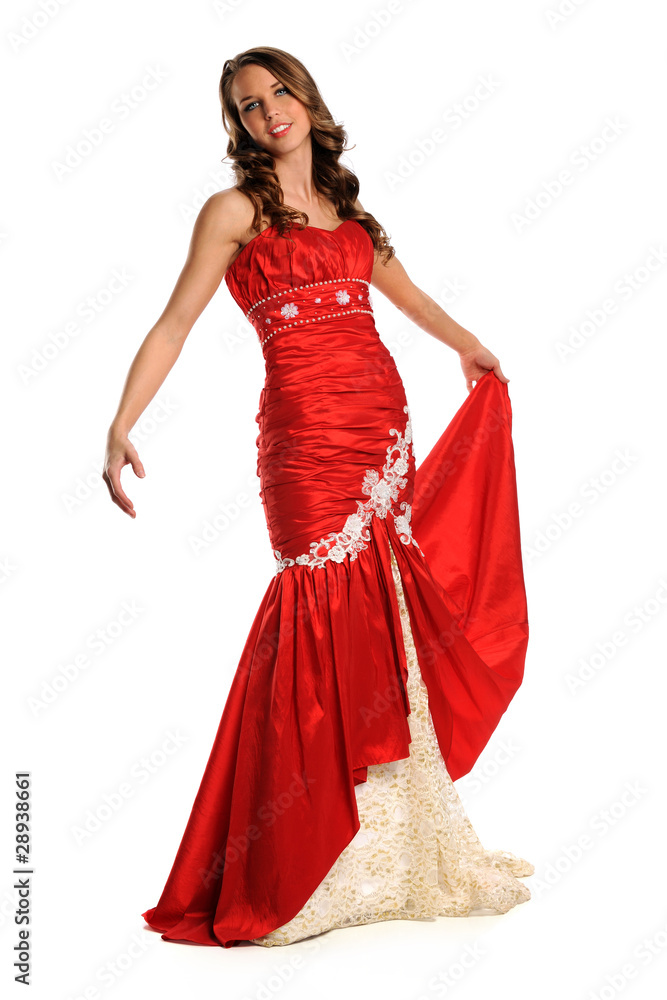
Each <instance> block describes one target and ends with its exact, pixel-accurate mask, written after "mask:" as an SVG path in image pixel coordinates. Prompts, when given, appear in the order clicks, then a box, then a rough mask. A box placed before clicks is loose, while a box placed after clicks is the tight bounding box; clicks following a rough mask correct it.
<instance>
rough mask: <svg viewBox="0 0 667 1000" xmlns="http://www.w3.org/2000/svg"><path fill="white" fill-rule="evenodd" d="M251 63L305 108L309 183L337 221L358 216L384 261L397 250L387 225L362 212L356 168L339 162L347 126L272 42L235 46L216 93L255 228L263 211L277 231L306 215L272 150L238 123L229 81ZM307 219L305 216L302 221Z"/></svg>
mask: <svg viewBox="0 0 667 1000" xmlns="http://www.w3.org/2000/svg"><path fill="white" fill-rule="evenodd" d="M249 63H253V64H256V65H258V66H263V67H264V68H265V69H266V70H268V71H269V72H270V73H273V75H274V76H275V78H276V79H277V80H279V81H280V83H282V84H283V86H284V87H286V88H287V89H288V90H289V91H290V92H291V93H292V94H293V95H294V96H295V97H297V98H298V99H299V100H300V101H301V102H302V103H303V104H304V105H305V106H306V108H307V110H308V114H309V116H310V122H311V131H310V138H311V144H312V153H313V184H314V186H315V188H316V189H317V191H319V192H320V193H321V194H322V195H324V197H325V198H328V199H329V201H331V202H332V203H333V205H334V206H335V208H336V214H337V215H338V218H339V219H340V220H341V222H344V221H345V220H346V219H356V220H357V222H359V223H360V224H361V225H362V226H363V227H364V229H366V231H367V232H368V234H369V236H370V237H371V239H372V241H373V246H374V247H375V249H376V250H378V251H380V255H381V257H382V258H384V259H385V260H386V261H387V262H388V261H389V260H391V258H392V257H393V256H394V253H395V250H394V248H393V246H392V245H391V244H390V243H389V239H388V237H387V234H386V232H385V230H384V229H383V228H382V226H381V225H380V223H379V222H378V221H377V219H376V218H375V217H374V216H373V215H371V214H370V213H369V212H360V211H359V210H358V209H357V208H355V205H354V202H355V201H356V199H357V197H358V195H359V180H358V178H357V176H356V174H355V173H354V171H352V170H349V169H348V168H347V167H345V166H343V165H342V164H341V163H339V162H338V161H339V159H340V156H341V153H343V152H345V151H346V150H347V149H353V148H354V147H353V146H351V147H348V146H346V142H347V138H348V136H347V132H346V131H345V129H344V128H343V126H342V125H337V124H336V122H335V121H334V120H333V117H332V115H331V112H330V111H329V109H328V107H327V106H326V104H325V103H324V100H323V98H322V95H321V94H320V92H319V90H318V88H317V84H316V83H315V81H314V80H313V78H312V76H311V75H310V73H309V72H308V70H307V69H306V67H305V66H304V65H303V63H302V62H300V61H299V60H298V59H297V58H296V57H295V56H293V55H290V53H289V52H285V51H283V49H276V48H273V46H270V45H260V46H257V48H254V49H246V50H245V52H239V54H238V55H236V56H234V58H233V59H227V60H226V62H225V64H224V66H223V69H222V76H221V77H220V88H219V97H220V104H221V107H222V124H223V126H224V128H225V131H226V132H227V133H228V135H229V142H228V144H227V156H225V157H223V161H224V160H226V159H231V160H232V161H233V162H232V171H233V173H234V176H235V180H236V184H235V186H236V187H237V188H238V190H239V191H242V192H243V193H244V194H245V195H246V196H247V197H248V198H249V199H250V200H251V202H252V203H253V205H254V206H255V214H254V216H253V220H252V228H253V229H255V230H257V231H258V232H259V229H260V225H261V221H262V216H263V215H264V216H266V217H267V218H268V219H269V222H270V224H271V225H275V226H276V227H277V229H278V232H279V233H280V235H283V234H284V233H285V232H286V231H288V230H289V229H290V228H291V227H292V225H297V226H298V227H299V228H303V227H305V226H307V225H308V215H307V214H306V213H305V212H299V211H297V210H296V209H291V208H288V207H287V206H286V205H285V203H284V199H283V191H282V188H281V186H280V182H279V180H278V176H277V174H276V172H275V164H274V159H273V156H272V155H271V153H269V152H268V151H267V150H266V149H263V148H262V147H261V146H259V145H258V144H257V143H256V142H255V141H254V139H253V138H252V136H251V135H250V134H249V133H248V132H247V130H246V129H245V128H244V127H243V125H242V124H241V119H240V116H239V113H238V109H237V107H236V104H235V103H234V101H233V100H232V96H231V87H232V83H233V81H234V77H235V76H236V74H237V73H238V71H239V70H240V69H241V67H243V66H247V65H248V64H249ZM304 220H305V221H304Z"/></svg>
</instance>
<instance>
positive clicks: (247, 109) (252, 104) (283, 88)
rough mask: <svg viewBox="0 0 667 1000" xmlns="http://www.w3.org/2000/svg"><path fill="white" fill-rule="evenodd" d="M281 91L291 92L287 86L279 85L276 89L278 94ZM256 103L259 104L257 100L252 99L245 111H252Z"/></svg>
mask: <svg viewBox="0 0 667 1000" xmlns="http://www.w3.org/2000/svg"><path fill="white" fill-rule="evenodd" d="M281 91H284V92H285V93H286V94H287V93H289V91H288V89H287V87H278V89H277V90H276V94H279V93H280V92H281ZM256 104H257V101H251V102H250V104H248V105H247V106H246V108H245V109H244V110H245V111H252V109H253V108H254V106H255V105H256Z"/></svg>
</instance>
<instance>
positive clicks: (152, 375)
mask: <svg viewBox="0 0 667 1000" xmlns="http://www.w3.org/2000/svg"><path fill="white" fill-rule="evenodd" d="M251 219H252V208H251V207H249V202H248V200H247V199H246V198H245V197H244V196H243V195H241V194H240V193H239V192H238V191H237V190H236V189H235V188H230V189H228V190H226V191H219V192H218V193H217V194H214V195H212V196H211V197H210V198H209V199H208V200H207V201H206V202H205V204H204V205H203V206H202V208H201V210H200V212H199V214H198V216H197V219H196V221H195V224H194V228H193V230H192V238H191V240H190V248H189V250H188V255H187V258H186V261H185V264H184V266H183V270H182V271H181V273H180V275H179V277H178V280H177V282H176V284H175V286H174V290H173V292H172V293H171V296H170V298H169V301H168V302H167V305H166V306H165V309H164V312H163V313H162V315H161V316H160V317H159V319H158V320H157V322H156V323H155V325H154V326H153V327H152V328H151V329H150V330H149V332H148V333H147V334H146V337H145V339H144V341H143V343H142V344H141V347H140V348H139V350H138V351H137V354H136V356H135V358H134V360H133V361H132V364H131V365H130V369H129V371H128V373H127V378H126V379H125V385H124V386H123V391H122V394H121V398H120V402H119V404H118V409H117V411H116V415H115V417H114V418H113V420H112V422H111V426H110V427H109V432H108V434H107V442H106V453H105V458H104V471H103V473H102V478H103V479H104V481H105V483H106V484H107V487H108V489H109V493H110V496H111V499H112V500H113V502H114V503H115V504H116V505H117V506H118V507H120V509H121V510H122V511H124V512H125V513H126V514H129V515H130V517H136V512H135V510H134V504H133V503H132V501H131V500H130V499H129V497H128V496H127V495H126V493H125V491H124V490H123V488H122V486H121V484H120V472H121V469H122V468H123V467H124V466H125V465H131V466H132V469H133V471H134V473H135V475H137V476H139V477H143V476H144V475H145V470H144V467H143V465H142V463H141V460H140V459H139V455H138V454H137V450H136V448H135V447H134V445H133V444H132V442H131V441H130V440H129V438H128V434H129V433H130V431H131V430H132V428H133V427H134V425H135V423H136V422H137V420H138V419H139V417H140V416H141V414H142V413H143V412H144V410H145V409H146V407H147V406H148V404H149V403H150V401H151V400H152V399H153V397H154V396H155V394H156V392H157V391H158V389H159V388H160V386H161V385H162V383H163V382H164V380H165V378H166V377H167V375H168V374H169V372H170V371H171V369H172V367H173V365H174V363H175V361H176V359H177V358H178V356H179V354H180V353H181V350H182V348H183V344H184V343H185V341H186V338H187V336H188V334H189V333H190V330H191V329H192V327H193V326H194V324H195V322H196V321H197V319H198V318H199V316H200V315H201V313H202V312H203V310H204V309H205V307H206V306H207V305H208V303H209V302H210V300H211V298H212V297H213V294H214V292H215V291H216V289H217V288H218V286H219V284H220V282H221V281H222V279H223V277H224V274H225V271H226V270H227V268H228V266H229V262H230V260H231V259H232V257H233V256H234V254H235V253H236V251H237V250H238V248H239V245H240V239H239V237H240V236H241V235H242V234H243V233H244V232H245V231H247V229H248V226H249V220H251Z"/></svg>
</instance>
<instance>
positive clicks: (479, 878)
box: [252, 551, 535, 947]
mask: <svg viewBox="0 0 667 1000" xmlns="http://www.w3.org/2000/svg"><path fill="white" fill-rule="evenodd" d="M391 564H392V572H393V577H394V584H395V586H396V595H397V598H398V604H399V608H400V613H401V622H402V626H403V640H404V643H405V652H406V657H407V664H408V684H407V691H408V698H409V701H410V709H411V714H410V715H409V716H408V723H409V726H410V733H411V736H412V742H411V744H410V756H409V757H407V758H406V759H405V760H395V761H391V762H390V763H386V764H376V765H370V766H369V767H368V772H367V773H368V780H367V781H366V782H362V783H360V784H358V785H355V793H356V797H357V807H358V811H359V821H360V824H361V826H360V829H359V831H358V832H357V834H356V836H355V837H354V839H353V840H352V841H351V842H350V843H349V844H348V845H347V847H346V848H345V849H344V850H343V851H342V853H341V854H340V855H339V856H338V859H337V860H336V861H335V863H334V865H333V867H332V868H331V869H330V871H329V873H328V874H327V875H326V876H325V878H324V879H323V881H322V882H321V883H320V885H319V886H318V887H317V888H316V889H315V891H314V892H313V894H312V896H311V897H310V899H308V900H307V901H306V903H305V904H304V906H303V908H302V909H301V910H300V911H299V912H298V913H297V914H296V916H295V917H293V918H292V920H290V921H289V922H288V923H286V924H283V925H282V927H278V928H277V929H276V930H273V931H271V932H270V933H268V934H264V935H263V936H262V937H258V938H253V939H252V941H253V942H254V943H255V944H259V945H263V946H265V947H271V946H273V945H285V944H291V943H293V942H294V941H300V940H301V939H303V938H307V937H311V936H312V935H315V934H321V933H323V932H324V931H328V930H332V929H333V928H336V927H350V926H352V925H354V924H371V923H376V922H377V921H379V920H415V919H416V920H432V919H435V917H438V916H447V917H466V916H470V915H478V914H480V913H506V912H507V911H508V910H510V909H511V908H512V907H513V906H516V905H517V903H523V902H525V901H526V900H528V899H530V890H529V889H528V887H527V886H525V885H523V884H522V883H521V882H520V881H519V878H522V877H525V876H527V875H532V874H533V873H534V871H535V869H534V866H533V865H532V864H531V863H530V862H528V861H524V860H523V859H522V858H518V857H515V855H513V854H509V853H508V852H507V851H487V850H485V849H484V848H483V847H482V845H481V843H480V841H479V839H478V837H477V834H476V833H475V831H474V830H473V828H472V824H471V823H470V820H469V819H468V817H467V815H466V813H465V811H464V809H463V804H462V802H461V799H460V798H459V795H458V792H457V791H456V789H455V788H454V785H453V783H452V781H451V779H450V777H449V774H448V773H447V768H446V766H445V762H444V759H443V757H442V754H441V752H440V748H439V746H438V742H437V738H436V735H435V730H434V728H433V720H432V718H431V713H430V710H429V704H428V695H427V689H426V685H425V684H424V681H423V679H422V676H421V671H420V669H419V664H418V661H417V653H416V650H415V645H414V640H413V637H412V630H411V628H410V619H409V617H408V610H407V607H406V604H405V597H404V594H403V587H402V584H401V577H400V573H399V570H398V565H397V563H396V559H395V557H394V553H393V551H392V552H391Z"/></svg>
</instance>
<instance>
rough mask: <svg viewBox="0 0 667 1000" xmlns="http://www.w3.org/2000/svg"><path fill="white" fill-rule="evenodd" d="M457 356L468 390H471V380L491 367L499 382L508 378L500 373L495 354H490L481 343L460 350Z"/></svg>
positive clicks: (507, 380)
mask: <svg viewBox="0 0 667 1000" xmlns="http://www.w3.org/2000/svg"><path fill="white" fill-rule="evenodd" d="M459 358H460V360H461V368H462V369H463V374H464V375H465V380H466V389H467V390H468V392H472V388H473V385H472V384H473V381H474V382H477V381H478V380H479V379H480V378H481V377H482V375H486V373H487V372H488V371H490V370H491V369H493V371H494V372H495V374H496V375H497V376H498V378H499V379H500V381H501V382H509V379H508V378H505V376H504V375H503V373H502V370H501V368H500V361H498V358H497V357H496V356H495V354H492V353H491V351H489V350H487V348H486V347H484V346H483V345H482V344H477V345H476V346H475V347H471V348H469V349H468V350H467V351H461V352H460V353H459Z"/></svg>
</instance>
